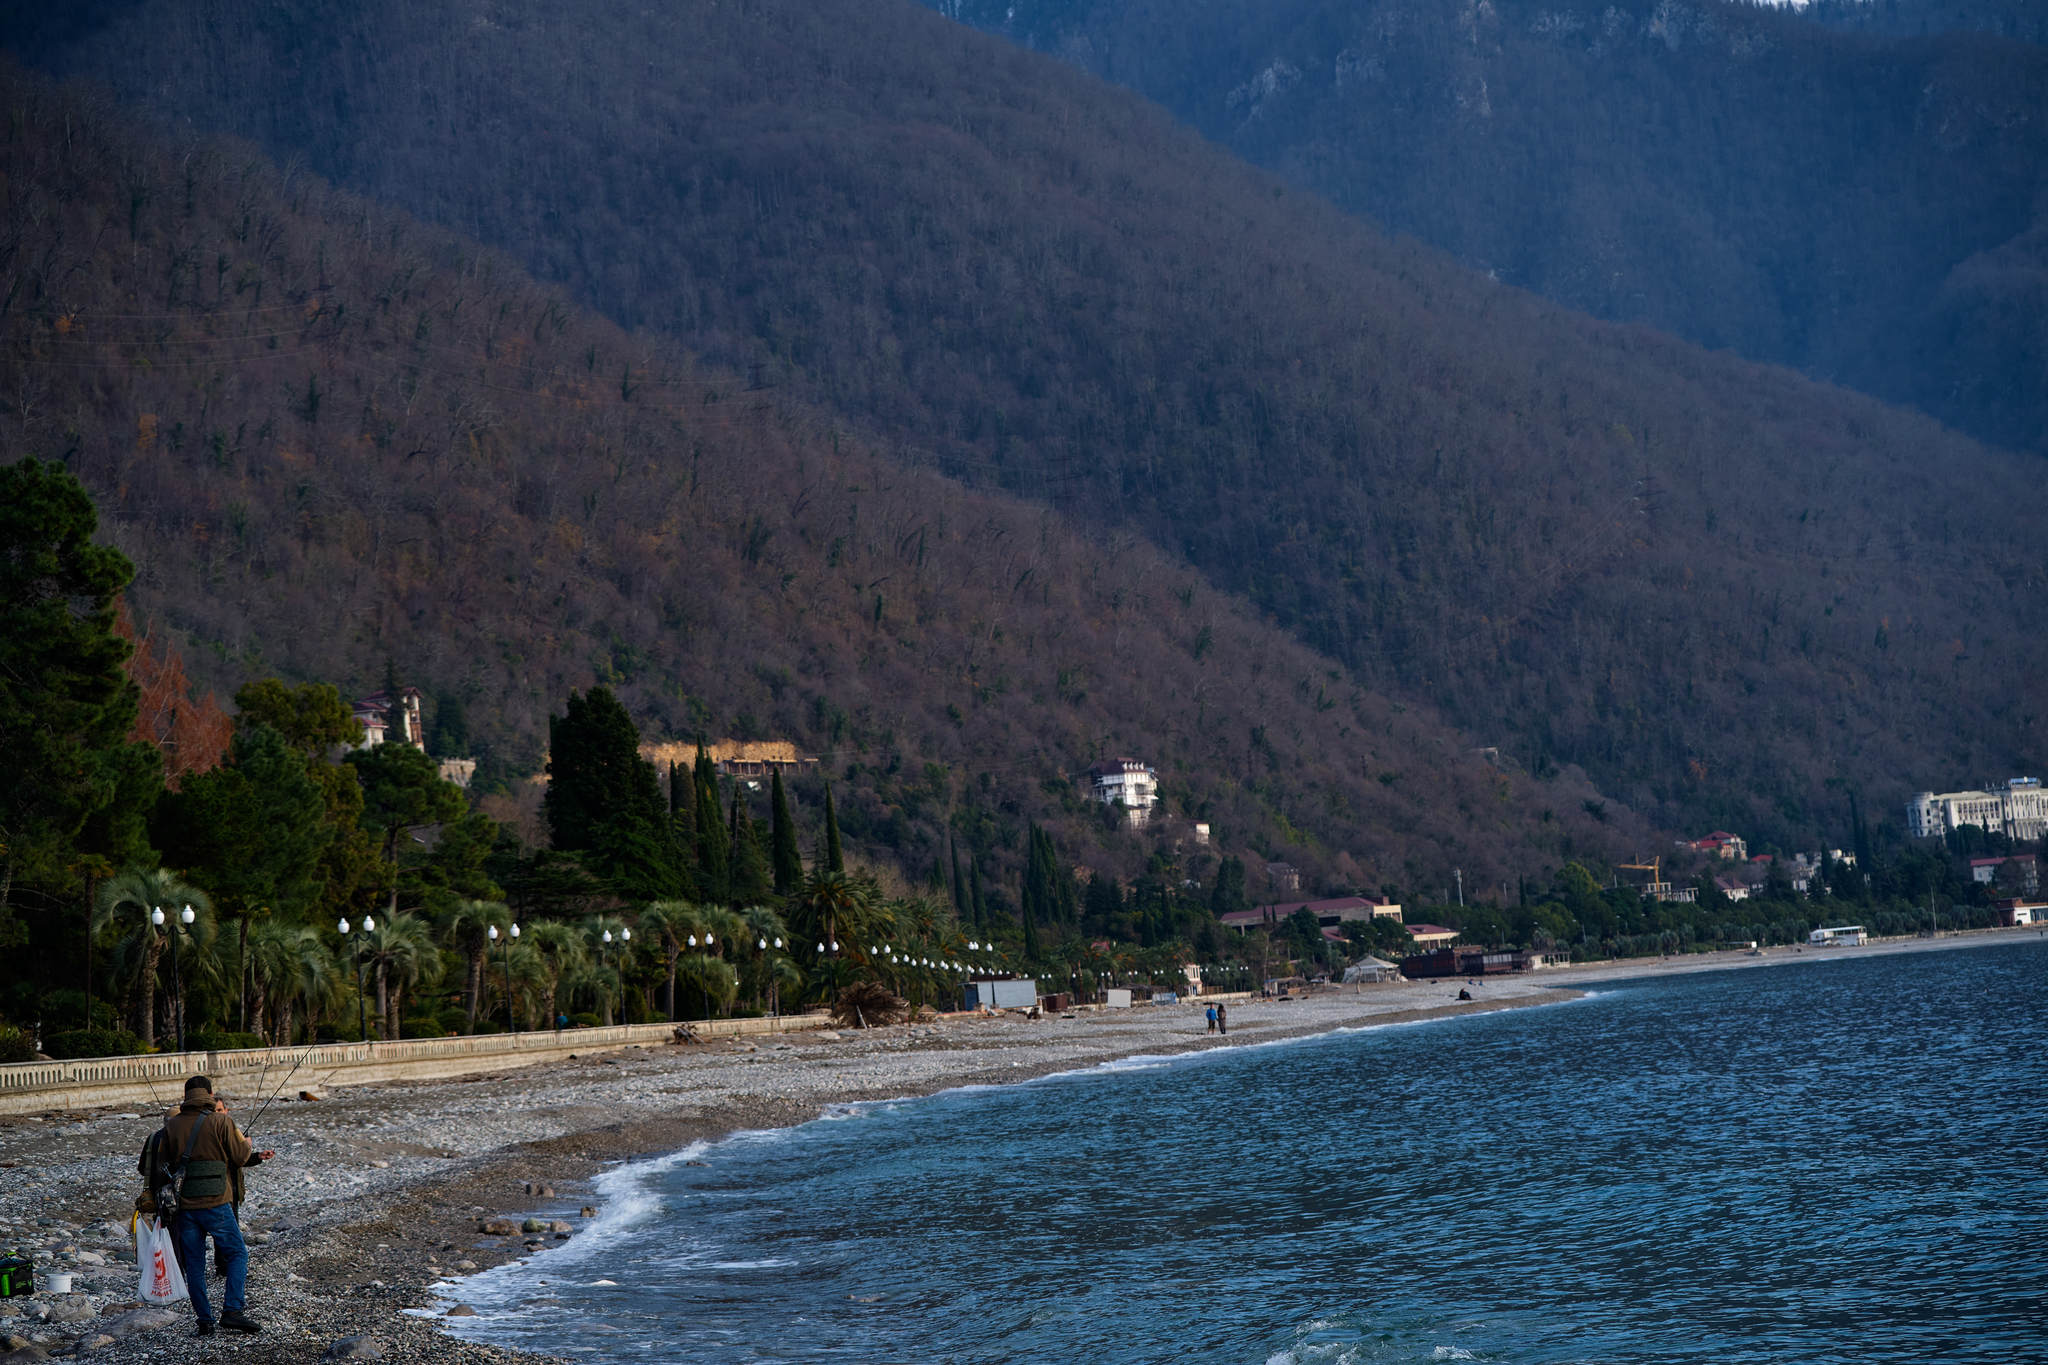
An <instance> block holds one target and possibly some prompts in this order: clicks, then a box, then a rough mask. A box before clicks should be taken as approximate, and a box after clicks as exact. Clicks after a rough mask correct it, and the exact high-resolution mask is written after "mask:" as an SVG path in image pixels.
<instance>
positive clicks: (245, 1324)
mask: <svg viewBox="0 0 2048 1365" xmlns="http://www.w3.org/2000/svg"><path fill="white" fill-rule="evenodd" d="M220 1325H221V1326H223V1327H225V1328H227V1329H228V1330H229V1331H230V1332H248V1333H250V1334H252V1335H253V1334H255V1333H257V1332H260V1331H262V1330H263V1324H262V1323H260V1322H254V1321H252V1320H251V1319H250V1317H249V1315H248V1314H247V1313H243V1312H240V1311H238V1310H236V1309H233V1308H230V1309H228V1311H227V1312H225V1313H222V1314H221V1315H220Z"/></svg>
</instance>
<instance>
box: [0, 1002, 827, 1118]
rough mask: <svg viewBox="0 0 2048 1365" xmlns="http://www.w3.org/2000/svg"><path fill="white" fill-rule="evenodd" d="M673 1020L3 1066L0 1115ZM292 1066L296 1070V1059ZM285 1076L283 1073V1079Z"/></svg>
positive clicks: (349, 1078)
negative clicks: (194, 1083) (191, 1083)
mask: <svg viewBox="0 0 2048 1365" xmlns="http://www.w3.org/2000/svg"><path fill="white" fill-rule="evenodd" d="M831 1026H832V1021H831V1019H830V1018H829V1017H828V1016H826V1015H823V1014H801V1015H790V1016H785V1017H783V1018H779V1019H713V1020H711V1021H709V1022H697V1023H692V1024H691V1025H690V1027H691V1028H693V1029H695V1030H696V1033H697V1036H698V1037H699V1038H732V1037H741V1036H752V1035H756V1034H764V1033H794V1032H798V1031H801V1030H805V1029H822V1028H830V1027H831ZM675 1028H676V1026H675V1025H673V1024H665V1023H664V1024H617V1025H614V1026H612V1027H610V1028H580V1029H565V1030H564V1031H562V1032H560V1033H555V1032H552V1031H549V1032H540V1033H485V1034H478V1035H476V1036H474V1037H466V1038H404V1039H399V1040H396V1041H393V1042H388V1043H379V1042H370V1043H319V1044H315V1045H313V1046H311V1047H296V1048H289V1047H259V1048H239V1049H235V1050H233V1051H224V1052H157V1053H151V1054H149V1055H147V1056H141V1057H81V1058H76V1059H74V1060H71V1061H61V1062H12V1063H9V1064H7V1065H4V1066H0V1114H37V1113H43V1112H45V1111H48V1110H52V1109H103V1108H108V1107H110V1106H115V1105H119V1106H122V1107H133V1106H138V1105H144V1104H148V1105H154V1106H157V1107H159V1108H168V1107H170V1106H171V1105H172V1104H174V1103H175V1102H176V1101H177V1099H178V1097H179V1094H180V1087H181V1086H182V1085H183V1084H184V1080H185V1077H187V1076H191V1075H194V1074H198V1075H205V1076H211V1077H212V1078H213V1084H214V1088H215V1089H216V1090H217V1091H219V1092H220V1093H221V1094H223V1095H226V1096H229V1097H231V1098H233V1099H235V1100H236V1101H238V1102H239V1103H241V1104H242V1105H245V1106H246V1105H247V1104H248V1103H249V1102H250V1101H260V1100H263V1099H268V1098H269V1097H270V1095H271V1093H272V1092H273V1091H275V1090H280V1089H289V1090H290V1091H292V1092H297V1091H299V1090H304V1089H307V1088H310V1087H316V1086H317V1087H323V1088H324V1087H327V1086H346V1085H365V1084H368V1083H370V1082H374V1081H424V1080H432V1079H434V1078H435V1077H438V1076H468V1075H475V1074H477V1073H479V1072H485V1071H509V1070H512V1069H514V1068H517V1067H522V1066H532V1065H533V1064H534V1063H536V1062H552V1061H560V1060H561V1059H562V1058H564V1057H568V1056H570V1055H571V1054H574V1055H577V1056H586V1055H588V1054H590V1053H593V1052H616V1051H618V1050H619V1049H620V1048H627V1047H653V1046H660V1045H661V1044H664V1043H667V1042H668V1041H670V1039H671V1038H673V1037H674V1032H675ZM295 1067H296V1068H297V1070H296V1071H294V1069H293V1068H295ZM287 1077H290V1080H289V1082H287V1080H286V1078H287Z"/></svg>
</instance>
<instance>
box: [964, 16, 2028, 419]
mask: <svg viewBox="0 0 2048 1365" xmlns="http://www.w3.org/2000/svg"><path fill="white" fill-rule="evenodd" d="M931 3H932V4H933V5H934V7H935V8H938V9H940V10H943V11H945V12H946V13H949V14H953V15H956V16H958V17H959V18H961V19H962V20H965V21H967V22H970V23H974V24H977V25H979V26H981V27H983V28H986V29H990V30H992V31H996V32H1001V33H1004V34H1006V35H1008V36H1010V37H1012V38H1014V39H1016V40H1018V41H1020V42H1023V43H1027V44H1029V45H1031V46H1033V47H1035V48H1038V49H1040V50H1042V51H1046V52H1051V53H1054V54H1056V55H1058V56H1059V57H1060V58H1061V59H1062V60H1065V61H1068V62H1071V63H1073V64H1075V65H1076V66H1079V67H1081V68H1083V69H1085V70H1088V71H1092V72H1094V73H1096V74H1098V75H1101V76H1103V77H1105V78H1107V79H1110V80H1113V81H1117V82H1120V83H1122V84H1125V85H1128V86H1130V87H1131V88H1133V89H1135V90H1138V91H1141V92H1142V93H1144V94H1145V95H1147V96H1149V97H1151V98H1153V99H1156V100H1158V101H1159V102H1161V103H1162V104H1164V105H1166V106H1167V107H1168V108H1170V109H1172V110H1173V111H1174V112H1175V113H1176V114H1178V115H1179V116H1180V117H1181V118H1183V119H1186V120H1187V121H1188V122H1189V123H1190V124H1192V125H1193V126H1194V127H1196V128H1199V129H1200V130H1201V131H1202V132H1203V133H1204V134H1205V135H1206V136H1208V137H1210V138H1213V139H1215V140H1216V141H1217V142H1219V143H1221V144H1222V145H1224V146H1227V147H1229V148H1230V149H1231V150H1233V151H1235V152H1237V153H1238V154H1240V155H1242V156H1244V157H1246V158H1248V159H1250V160H1252V161H1255V162H1257V163H1259V164H1260V165H1263V166H1267V167H1269V168H1271V169H1273V170H1274V171H1277V172H1278V173H1280V174H1281V175H1283V176H1284V177H1286V178H1287V180H1289V181H1290V182H1291V183H1293V184H1295V185H1298V186H1301V187H1303V188H1306V189H1311V190H1314V191H1316V192H1318V193H1321V194H1325V195H1328V196H1329V197H1330V198H1331V199H1333V200H1335V201H1336V202H1337V203H1339V204H1342V205H1343V206H1345V207H1346V208H1349V209H1352V210H1354V211H1356V212H1358V213H1361V214H1366V215H1369V216H1371V217H1372V218H1374V219H1376V220H1377V221H1379V222H1381V223H1384V224H1386V225H1387V226H1388V227H1390V228H1392V229H1394V230H1396V231H1399V232H1410V233H1414V234H1415V235H1416V236H1418V237H1421V238H1422V239H1424V240H1425V241H1428V242H1432V243H1434V244H1436V245H1438V246H1441V247H1443V248H1444V249H1445V250H1447V251H1450V252H1452V253H1453V254H1455V255H1456V256H1457V257H1458V258H1459V259H1460V260H1462V261H1464V262H1466V263H1467V264H1469V265H1471V266H1472V267H1473V268H1475V269H1478V270H1482V271H1486V272H1489V273H1490V274H1492V275H1493V276H1495V277H1496V278H1498V279H1500V280H1502V281H1504V282H1507V283H1511V284H1517V285H1522V286H1525V287H1527V288H1530V289H1534V290H1536V291H1538V292H1539V293H1542V294H1544V295H1547V296H1548V297H1550V298H1554V299H1557V300H1559V301H1561V302H1564V303H1567V304H1569V305H1571V306H1572V307H1574V308H1581V309H1584V310H1586V311H1587V312H1590V313H1593V314H1595V315H1596V316H1600V317H1605V318H1614V319H1619V320H1624V321H1632V322H1647V323H1650V324H1652V325H1654V326H1657V327H1661V328H1665V329H1668V330H1670V331H1673V332H1676V333H1678V334H1679V335H1681V336H1684V337H1687V338H1689V339H1691V340H1693V341H1696V342H1699V343H1700V344H1701V345H1704V346H1708V347H1713V348H1724V347H1725V348H1728V349H1732V350H1735V351H1739V352H1740V353H1742V354H1743V355H1745V356H1748V357H1750V358H1752V359H1755V360H1765V361H1770V362H1773V363H1778V364H1787V365H1793V366H1796V367H1798V368H1800V369H1803V370H1805V371H1807V372H1808V373H1810V374H1813V375H1815V376H1817V377H1819V378H1822V379H1827V380H1830V381H1832V382H1835V383H1840V384H1845V385H1848V386H1850V387H1853V388H1858V389H1862V390H1864V391H1865V392H1867V393H1872V394H1876V395H1879V396H1881V397H1884V398H1887V399H1891V400H1893V401H1898V402H1907V403H1913V404H1916V405H1918V406H1919V407H1922V408H1924V409H1925V410H1926V411H1928V412H1931V413H1933V414H1935V415H1936V416H1938V417H1940V418H1941V419H1942V420H1943V421H1946V422H1949V423H1951V424H1953V425H1955V426H1957V427H1959V428H1961V429H1963V430H1965V431H1968V432H1971V433H1973V434H1975V435H1977V436H1979V437H1981V438H1983V439H1986V440H1990V441H1995V442H1998V443H2001V444H2005V445H2012V446H2020V447H2028V448H2032V449H2035V450H2048V255H2044V253H2043V250H2042V245H2041V243H2042V240H2043V236H2044V233H2048V197H2044V186H2048V50H2044V49H2042V48H2040V47H2037V46H2032V45H2029V44H2026V43H2021V42H2014V41H2007V40H2004V39H2001V38H1999V37H1996V36H1992V35H1994V34H1996V33H2000V32H2018V31H2024V32H2025V33H2026V34H2027V35H2029V36H2032V37H2034V38H2036V39H2038V38H2039V36H2040V30H2041V28H2042V25H2043V24H2044V23H2048V19H2043V18H2042V10H2041V7H2040V6H2039V5H2028V6H2025V7H2024V9H2025V10H2026V11H2027V12H2028V13H2030V14H2031V18H2028V19H2025V20H2024V21H2023V22H2020V23H2015V22H2012V20H2013V19H2014V17H2015V15H2016V14H2018V13H2019V12H2020V11H2021V10H2022V8H2023V7H2021V6H2018V5H2013V4H2009V3H2001V4H1993V3H1990V2H1989V0H1952V2H1950V3H1939V2H1937V0H1927V3H1915V2H1914V0H1905V3H1902V4H1889V5H1867V6H1863V5H1849V4H1837V5H1833V6H1830V7H1829V8H1828V11H1827V13H1828V14H1829V15H1830V16H1831V17H1832V19H1833V20H1834V21H1835V22H1838V23H1841V24H1844V25H1852V24H1857V23H1858V21H1860V20H1864V19H1866V18H1867V20H1868V23H1867V26H1866V27H1865V30H1864V31H1863V32H1858V33H1855V34H1851V33H1844V32H1840V31H1836V30H1835V29H1833V28H1829V27H1823V26H1821V25H1820V24H1817V23H1815V22H1813V21H1812V20H1811V19H1809V18H1808V17H1806V16H1804V15H1802V14H1800V13H1798V12H1795V11H1787V10H1781V9H1776V8H1769V7H1764V8H1759V7H1754V6H1747V5H1731V4H1726V3H1722V2H1721V0H1620V2H1619V3H1604V2H1603V3H1601V4H1591V3H1574V0H1461V2H1460V3H1453V4H1440V3H1435V0H1363V2H1362V3H1361V2H1360V0H1193V2H1192V3H1187V4H1174V5H1153V4H1134V3H1131V2H1130V0H931ZM1980 27H1981V28H1983V29H1988V30H1991V34H1986V33H1980V32H1975V31H1974V30H1976V29H1978V28H1980ZM1947 30H1957V32H1956V33H1955V34H1954V35H1952V36H1949V37H1944V38H1941V39H1939V40H1936V41H1922V40H1919V39H1911V40H1902V39H1900V38H1897V37H1882V38H1878V37H1872V36H1868V35H1869V34H1873V33H1878V34H1891V35H1897V34H1900V33H1907V32H1920V31H1930V32H1934V33H1941V32H1944V31H1947Z"/></svg>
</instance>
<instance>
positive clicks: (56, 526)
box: [0, 459, 163, 970]
mask: <svg viewBox="0 0 2048 1365" xmlns="http://www.w3.org/2000/svg"><path fill="white" fill-rule="evenodd" d="M98 526H99V517H98V514H97V513H96V512H95V511H94V509H93V505H92V499H91V498H90V497H89V496H88V495H87V494H86V491H85V489H84V487H83V486H81V485H80V484H79V482H78V480H77V479H76V478H74V477H72V475H71V474H70V472H69V471H67V470H65V469H64V468H63V467H62V466H60V465H56V464H44V463H42V462H40V461H38V460H34V459H26V460H22V461H21V462H20V463H18V464H13V465H8V466H5V467H0V944H4V943H6V942H7V940H8V938H9V937H10V935H9V929H10V925H9V906H10V903H11V901H12V900H13V899H14V898H15V894H16V891H17V890H18V888H19V887H20V886H22V885H24V884H27V885H35V886H38V887H39V888H41V889H42V890H43V892H44V893H45V894H48V895H54V896H57V897H60V898H61V897H67V896H69V895H71V894H73V893H76V894H77V895H78V896H80V897H81V898H82V897H83V896H84V895H85V894H86V890H87V888H86V885H85V882H84V880H83V879H82V878H81V877H80V876H78V875H77V872H76V868H77V867H78V866H79V865H80V864H81V863H82V862H83V861H84V860H85V858H86V857H87V856H88V855H92V856H97V857H98V858H100V859H102V860H105V861H108V862H111V863H120V864H125V863H135V864H142V865H148V864H150V863H152V862H153V861H154V859H153V858H152V857H151V855H150V853H149V844H148V839H147V837H146V835H145V833H144V828H143V824H144V821H145V819H146V818H147V817H148V814H149V809H150V807H151V805H152V804H154V803H155V801H156V798H157V794H158V792H160V791H161V790H162V786H163V760H162V756H161V755H160V754H159V753H158V752H157V750H156V747H155V746H154V745H150V744H142V743H133V742H130V740H129V739H128V734H129V730H130V729H131V727H133V725H134V724H135V715H136V687H135V684H134V683H133V682H132V681H131V680H130V679H129V677H128V675H127V674H126V673H125V672H124V671H123V669H122V664H123V663H124V662H125V661H126V660H127V658H128V656H129V653H130V648H131V647H130V645H129V643H128V642H127V641H126V640H123V639H122V638H121V637H120V636H119V635H118V634H116V633H115V615H116V612H115V599H116V597H117V596H118V595H119V594H120V591H121V589H122V588H123V587H125V586H126V585H127V583H128V580H129V579H130V578H132V577H133V576H134V573H135V570H134V568H133V566H132V565H130V564H129V562H128V560H127V558H126V557H125V556H123V555H122V554H121V552H120V551H118V550H114V549H111V548H109V547H107V546H104V545H95V544H94V543H93V535H94V533H95V531H97V529H98ZM79 905H80V907H81V908H80V910H79V920H80V922H83V917H84V915H85V913H86V912H85V910H84V908H83V907H84V901H83V899H80V901H79ZM71 937H72V938H73V939H74V940H75V939H76V938H77V936H76V935H75V934H74V935H71ZM10 967H11V968H12V969H13V970H25V964H24V963H22V962H21V961H19V960H16V961H14V962H12V963H11V964H10Z"/></svg>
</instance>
